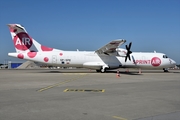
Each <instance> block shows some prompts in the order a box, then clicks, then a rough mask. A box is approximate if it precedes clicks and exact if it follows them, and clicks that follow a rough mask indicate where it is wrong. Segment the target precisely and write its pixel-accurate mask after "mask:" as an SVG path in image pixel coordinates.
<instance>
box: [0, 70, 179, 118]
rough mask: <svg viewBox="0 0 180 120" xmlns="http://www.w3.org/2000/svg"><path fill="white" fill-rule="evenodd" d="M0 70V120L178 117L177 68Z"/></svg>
mask: <svg viewBox="0 0 180 120" xmlns="http://www.w3.org/2000/svg"><path fill="white" fill-rule="evenodd" d="M137 72H138V70H132V71H131V70H130V72H125V69H120V76H117V75H116V71H109V72H107V73H96V72H95V71H93V70H85V69H78V70H63V69H61V70H58V69H46V70H45V69H38V70H33V69H29V70H25V69H24V70H3V69H1V70H0V120H180V70H170V71H169V72H168V73H164V72H163V71H162V70H142V73H141V74H139V73H137Z"/></svg>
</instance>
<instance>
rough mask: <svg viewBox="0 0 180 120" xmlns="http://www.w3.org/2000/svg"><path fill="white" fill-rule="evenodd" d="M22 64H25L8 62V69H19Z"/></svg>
mask: <svg viewBox="0 0 180 120" xmlns="http://www.w3.org/2000/svg"><path fill="white" fill-rule="evenodd" d="M21 64H23V62H22V61H8V69H14V68H18V67H19V66H20V65H21Z"/></svg>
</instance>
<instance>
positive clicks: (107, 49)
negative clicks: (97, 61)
mask: <svg viewBox="0 0 180 120" xmlns="http://www.w3.org/2000/svg"><path fill="white" fill-rule="evenodd" d="M125 42H126V40H124V39H117V40H113V41H111V42H110V43H108V44H106V45H105V46H103V47H101V48H100V49H98V50H96V51H95V52H96V53H98V54H106V55H107V54H108V53H114V52H116V49H117V48H118V47H119V46H120V45H122V44H124V43H125Z"/></svg>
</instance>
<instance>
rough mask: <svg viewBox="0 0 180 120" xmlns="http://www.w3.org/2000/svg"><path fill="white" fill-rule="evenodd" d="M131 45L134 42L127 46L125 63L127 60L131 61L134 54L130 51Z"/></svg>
mask: <svg viewBox="0 0 180 120" xmlns="http://www.w3.org/2000/svg"><path fill="white" fill-rule="evenodd" d="M131 45H132V42H130V43H129V45H128V46H127V45H126V50H127V53H126V57H125V62H126V61H127V58H128V59H129V60H130V61H131V56H130V54H131V53H132V51H130V49H131Z"/></svg>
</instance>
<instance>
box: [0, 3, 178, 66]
mask: <svg viewBox="0 0 180 120" xmlns="http://www.w3.org/2000/svg"><path fill="white" fill-rule="evenodd" d="M12 23H18V24H21V25H23V26H24V27H25V28H26V30H27V31H28V33H29V35H30V36H31V37H33V38H34V39H35V40H36V41H38V42H39V43H41V44H43V45H45V46H48V47H53V48H57V49H62V50H77V49H79V50H82V51H95V50H97V49H99V48H101V47H102V46H104V45H105V44H107V43H109V42H110V41H112V40H115V39H126V40H127V42H126V43H125V44H123V45H122V46H121V47H122V48H125V45H126V44H129V43H130V42H132V47H131V50H132V51H134V52H143V51H144V52H153V51H157V52H161V53H165V54H166V55H167V56H169V57H170V58H172V59H173V60H175V61H176V62H177V64H180V0H51V1H48V0H26V1H24V0H16V1H15V0H1V1H0V63H4V61H7V60H18V59H13V58H12V57H8V55H7V54H8V52H15V49H14V45H13V42H12V39H11V36H10V33H9V29H8V27H7V24H12Z"/></svg>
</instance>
